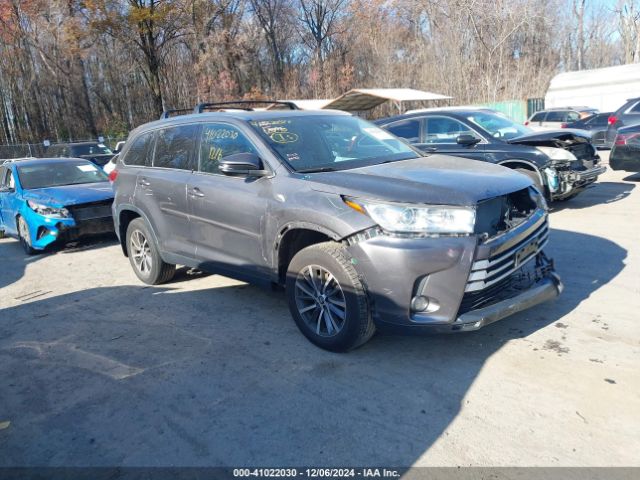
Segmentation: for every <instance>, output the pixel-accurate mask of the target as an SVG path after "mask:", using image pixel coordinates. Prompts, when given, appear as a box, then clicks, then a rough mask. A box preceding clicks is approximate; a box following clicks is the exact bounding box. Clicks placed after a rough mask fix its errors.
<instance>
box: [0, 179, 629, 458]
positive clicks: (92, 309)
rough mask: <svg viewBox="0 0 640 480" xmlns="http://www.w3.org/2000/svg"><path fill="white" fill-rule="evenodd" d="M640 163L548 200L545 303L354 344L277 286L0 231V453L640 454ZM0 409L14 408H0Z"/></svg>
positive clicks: (107, 245)
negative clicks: (310, 334) (159, 271)
mask: <svg viewBox="0 0 640 480" xmlns="http://www.w3.org/2000/svg"><path fill="white" fill-rule="evenodd" d="M638 187H640V176H635V177H631V176H629V175H628V174H625V173H621V172H607V173H606V174H605V175H604V176H603V177H602V178H601V180H600V181H599V183H598V184H597V185H596V186H595V187H594V188H591V189H589V190H588V191H587V192H585V193H583V194H582V195H580V196H579V197H578V198H576V199H573V200H571V201H569V202H566V203H563V204H560V205H558V206H556V207H555V208H554V211H553V212H552V214H551V225H552V228H553V230H552V235H551V241H550V244H549V247H548V248H547V252H548V253H549V254H550V255H551V256H553V257H554V258H555V260H556V265H557V269H558V271H559V273H560V275H561V276H562V278H563V281H564V283H565V286H566V290H565V292H564V294H563V295H562V296H561V297H560V298H559V299H558V300H556V301H554V302H551V303H548V304H544V305H541V306H539V307H536V308H534V309H532V310H529V311H527V312H523V313H521V314H518V315H516V316H514V317H511V318H509V319H506V320H503V321H501V322H498V323H496V324H494V325H490V326H488V327H486V328H485V329H483V330H481V331H479V332H474V333H467V334H461V335H441V336H427V337H424V336H423V337H401V336H382V335H378V336H376V337H375V338H374V339H373V340H372V341H371V342H369V343H368V344H366V345H365V346H364V347H362V348H360V349H358V350H356V351H354V352H351V353H349V354H343V355H339V354H331V353H328V352H324V351H322V350H319V349H317V348H316V347H314V346H313V345H311V344H310V343H309V342H307V341H306V340H305V339H304V337H303V336H302V335H301V334H300V333H299V332H298V331H297V329H296V327H295V325H294V323H293V321H292V320H291V318H290V316H289V312H288V310H287V307H286V303H285V298H284V295H283V294H282V293H280V292H277V293H274V292H271V291H269V290H263V289H260V288H257V287H253V286H250V285H247V284H244V283H241V282H237V281H234V280H230V279H228V278H225V277H221V276H218V275H204V274H190V273H189V272H187V271H186V270H181V271H180V273H179V275H178V276H177V277H176V279H175V280H174V281H173V282H172V283H170V284H167V285H164V286H162V287H146V286H144V285H142V284H141V283H140V282H139V281H138V280H137V278H136V277H135V276H134V274H133V272H132V271H131V268H130V266H129V263H128V260H127V259H126V258H125V257H124V256H123V255H122V253H121V250H120V247H119V246H118V245H117V244H116V242H115V241H114V240H113V239H110V238H109V239H102V240H100V241H93V242H90V243H85V244H81V245H78V246H76V247H71V248H66V249H63V250H60V251H57V252H55V253H51V254H45V255H38V256H34V257H29V258H27V257H25V255H24V254H23V253H22V251H21V249H20V247H19V244H18V243H17V242H16V241H14V240H11V239H4V240H0V380H1V381H2V385H0V467H1V466H42V465H47V466H113V465H122V466H167V465H171V466H219V465H225V466H243V465H254V466H255V465H258V466H285V465H335V466H340V465H372V464H373V465H395V466H409V465H442V466H457V465H462V466H464V465H481V466H482V465H491V466H499V465H503V466H507V465H509V466H532V465H537V466H576V465H580V466H608V465H614V466H640V455H638V452H639V451H640V435H639V434H638V432H640V369H639V368H638V367H639V365H640V362H639V360H640V313H639V312H640V241H639V240H640V228H639V224H638V222H639V220H638V219H639V218H640V188H638ZM3 422H10V423H8V424H7V423H3Z"/></svg>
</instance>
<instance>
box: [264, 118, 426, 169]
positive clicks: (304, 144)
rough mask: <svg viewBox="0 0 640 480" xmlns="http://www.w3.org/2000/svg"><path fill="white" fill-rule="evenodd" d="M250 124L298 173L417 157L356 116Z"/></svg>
mask: <svg viewBox="0 0 640 480" xmlns="http://www.w3.org/2000/svg"><path fill="white" fill-rule="evenodd" d="M251 125H252V126H253V127H254V129H255V130H256V131H257V132H258V133H259V134H260V136H261V137H262V138H263V139H264V140H265V141H266V142H267V144H269V146H270V147H271V148H273V150H274V151H275V152H276V153H277V154H278V155H279V156H280V157H281V158H282V159H283V160H284V161H285V162H286V163H287V164H288V165H289V166H290V167H291V168H293V169H294V170H296V171H298V172H314V171H330V170H345V169H349V168H357V167H362V166H367V165H375V164H377V163H383V162H385V163H386V162H390V161H397V160H406V159H409V158H417V157H419V156H420V154H419V153H417V152H416V151H415V150H413V148H411V147H410V146H408V145H407V144H405V143H404V142H402V141H401V140H399V139H398V138H397V137H394V136H393V135H391V134H390V133H388V132H385V131H384V130H382V129H380V128H378V127H376V126H375V125H373V124H371V123H369V122H366V121H364V120H361V119H359V118H357V117H351V116H346V115H344V116H342V115H326V116H325V115H323V116H317V115H310V116H300V117H289V118H278V119H273V120H264V121H253V122H251Z"/></svg>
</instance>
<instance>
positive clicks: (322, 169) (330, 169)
mask: <svg viewBox="0 0 640 480" xmlns="http://www.w3.org/2000/svg"><path fill="white" fill-rule="evenodd" d="M336 170H337V169H336V168H334V167H320V168H305V169H303V170H296V172H298V173H319V172H335V171H336Z"/></svg>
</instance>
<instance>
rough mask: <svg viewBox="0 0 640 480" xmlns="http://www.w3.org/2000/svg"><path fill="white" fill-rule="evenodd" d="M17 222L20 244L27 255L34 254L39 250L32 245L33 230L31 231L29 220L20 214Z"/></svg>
mask: <svg viewBox="0 0 640 480" xmlns="http://www.w3.org/2000/svg"><path fill="white" fill-rule="evenodd" d="M17 222H18V239H19V240H20V245H22V248H23V249H24V252H25V253H26V254H27V255H34V254H35V253H36V252H37V250H36V249H35V248H33V247H32V246H31V232H30V231H29V225H28V224H27V221H26V220H25V219H24V218H23V217H22V216H18V218H17Z"/></svg>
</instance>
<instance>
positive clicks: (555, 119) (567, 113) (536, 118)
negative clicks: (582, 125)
mask: <svg viewBox="0 0 640 480" xmlns="http://www.w3.org/2000/svg"><path fill="white" fill-rule="evenodd" d="M595 113H598V110H597V109H595V108H589V107H567V108H550V109H548V110H540V111H539V112H536V113H534V114H533V115H531V117H529V120H527V121H526V122H524V124H525V125H526V126H527V127H529V128H530V129H531V130H535V131H536V132H541V131H544V130H557V129H559V128H565V127H566V125H567V124H569V123H572V122H577V121H578V120H580V119H582V118H586V117H588V116H589V115H593V114H595Z"/></svg>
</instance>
